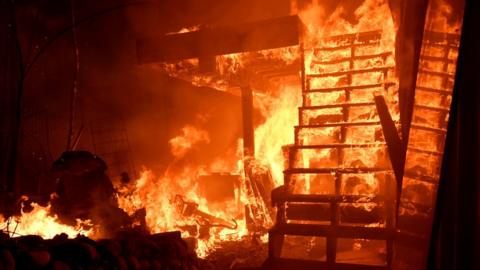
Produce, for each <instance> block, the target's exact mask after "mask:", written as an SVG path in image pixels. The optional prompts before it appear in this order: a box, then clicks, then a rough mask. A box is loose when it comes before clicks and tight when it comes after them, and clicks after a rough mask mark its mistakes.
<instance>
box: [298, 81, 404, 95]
mask: <svg viewBox="0 0 480 270" xmlns="http://www.w3.org/2000/svg"><path fill="white" fill-rule="evenodd" d="M394 85H396V84H395V83H388V82H386V83H376V84H363V85H349V86H339V87H329V88H310V89H306V91H305V92H308V93H310V92H325V93H327V92H335V91H354V90H360V89H369V88H378V87H392V86H394Z"/></svg>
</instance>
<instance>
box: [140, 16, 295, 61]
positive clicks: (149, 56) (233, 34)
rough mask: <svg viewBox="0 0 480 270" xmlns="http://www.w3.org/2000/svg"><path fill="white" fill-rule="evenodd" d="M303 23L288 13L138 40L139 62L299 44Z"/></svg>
mask: <svg viewBox="0 0 480 270" xmlns="http://www.w3.org/2000/svg"><path fill="white" fill-rule="evenodd" d="M301 29H302V24H301V22H300V20H299V18H298V16H296V15H294V16H287V17H281V18H275V19H269V20H263V21H257V22H252V23H244V24H238V25H233V26H221V27H214V28H204V29H201V30H199V31H192V32H186V33H179V34H169V35H164V36H159V37H149V38H143V39H138V40H137V58H138V62H139V63H151V62H167V61H177V60H181V59H190V58H202V57H208V56H214V55H222V54H231V53H239V52H247V51H259V50H266V49H274V48H281V47H288V46H294V45H298V44H299V40H300V33H301V32H302V30H301Z"/></svg>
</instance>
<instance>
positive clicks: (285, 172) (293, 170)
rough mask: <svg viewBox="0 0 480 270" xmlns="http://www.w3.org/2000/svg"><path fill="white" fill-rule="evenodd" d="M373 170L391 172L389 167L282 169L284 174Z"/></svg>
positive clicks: (372, 171)
mask: <svg viewBox="0 0 480 270" xmlns="http://www.w3.org/2000/svg"><path fill="white" fill-rule="evenodd" d="M375 172H388V173H390V172H393V170H392V169H389V168H291V169H287V170H284V171H283V173H284V174H286V175H290V174H328V173H345V174H347V173H355V174H359V173H375Z"/></svg>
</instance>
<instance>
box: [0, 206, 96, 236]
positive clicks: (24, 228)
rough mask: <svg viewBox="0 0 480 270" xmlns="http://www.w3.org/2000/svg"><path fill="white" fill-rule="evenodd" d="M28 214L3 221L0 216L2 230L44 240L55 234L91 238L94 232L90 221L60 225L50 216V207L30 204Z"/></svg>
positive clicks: (13, 234) (15, 234)
mask: <svg viewBox="0 0 480 270" xmlns="http://www.w3.org/2000/svg"><path fill="white" fill-rule="evenodd" d="M31 207H32V210H31V211H30V212H24V211H23V210H22V211H21V215H20V216H18V217H11V218H8V219H5V218H4V217H3V216H1V215H0V224H1V227H2V228H3V230H4V231H5V232H6V233H8V234H9V235H11V236H22V235H38V236H41V237H43V238H46V239H50V238H53V237H54V236H55V235H57V234H61V233H64V234H67V235H68V237H71V238H73V237H75V236H77V235H79V234H81V235H85V236H93V235H94V234H95V230H94V228H93V227H92V224H91V223H90V221H82V220H77V225H76V226H68V225H65V224H62V223H61V222H60V221H59V220H58V218H57V216H56V215H51V214H50V205H48V206H40V205H38V204H36V203H32V204H31Z"/></svg>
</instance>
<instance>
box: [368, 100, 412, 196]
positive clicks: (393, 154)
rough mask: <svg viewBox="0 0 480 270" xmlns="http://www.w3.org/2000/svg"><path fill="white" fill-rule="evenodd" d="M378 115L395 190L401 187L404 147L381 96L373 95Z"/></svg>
mask: <svg viewBox="0 0 480 270" xmlns="http://www.w3.org/2000/svg"><path fill="white" fill-rule="evenodd" d="M375 104H376V105H377V111H378V115H379V117H380V122H381V123H382V131H383V136H384V137H385V141H386V143H387V147H388V153H389V155H390V160H391V162H392V167H393V171H394V172H395V178H396V179H397V191H398V190H401V188H402V178H403V169H404V168H403V167H404V164H405V154H406V151H405V148H404V144H403V141H402V139H400V136H399V135H398V132H397V127H396V126H395V122H394V121H393V120H392V117H391V115H390V112H389V110H388V107H387V103H386V102H385V98H384V97H383V96H376V97H375Z"/></svg>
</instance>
